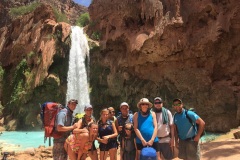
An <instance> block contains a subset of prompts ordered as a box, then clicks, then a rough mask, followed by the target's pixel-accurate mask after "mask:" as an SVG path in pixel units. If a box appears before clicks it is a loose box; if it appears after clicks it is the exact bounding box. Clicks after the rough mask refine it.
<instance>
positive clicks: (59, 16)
mask: <svg viewBox="0 0 240 160" xmlns="http://www.w3.org/2000/svg"><path fill="white" fill-rule="evenodd" d="M53 12H54V15H55V17H56V20H57V22H66V23H69V21H68V19H67V16H66V15H65V14H64V13H61V12H59V11H58V10H57V9H56V8H53Z"/></svg>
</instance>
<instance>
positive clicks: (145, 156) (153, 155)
mask: <svg viewBox="0 0 240 160" xmlns="http://www.w3.org/2000/svg"><path fill="white" fill-rule="evenodd" d="M140 160H157V152H156V150H155V149H154V148H152V147H144V148H143V149H142V150H141V153H140Z"/></svg>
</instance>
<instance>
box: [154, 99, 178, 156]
mask: <svg viewBox="0 0 240 160" xmlns="http://www.w3.org/2000/svg"><path fill="white" fill-rule="evenodd" d="M153 111H154V112H155V113H156V118H157V126H158V127H157V128H158V130H157V137H158V140H159V141H158V147H159V154H158V160H160V159H161V157H162V156H163V157H164V159H166V160H170V159H173V147H174V126H173V117H172V113H171V112H170V111H169V110H168V109H166V108H165V107H163V100H162V98H161V97H156V98H154V107H153Z"/></svg>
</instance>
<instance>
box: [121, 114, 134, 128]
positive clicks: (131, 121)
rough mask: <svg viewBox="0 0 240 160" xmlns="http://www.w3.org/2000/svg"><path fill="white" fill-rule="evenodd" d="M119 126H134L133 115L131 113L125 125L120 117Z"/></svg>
mask: <svg viewBox="0 0 240 160" xmlns="http://www.w3.org/2000/svg"><path fill="white" fill-rule="evenodd" d="M117 121H118V125H119V126H124V125H125V124H126V123H132V124H133V114H131V113H129V115H128V118H127V120H126V121H125V124H123V120H122V116H121V115H119V116H118V117H117Z"/></svg>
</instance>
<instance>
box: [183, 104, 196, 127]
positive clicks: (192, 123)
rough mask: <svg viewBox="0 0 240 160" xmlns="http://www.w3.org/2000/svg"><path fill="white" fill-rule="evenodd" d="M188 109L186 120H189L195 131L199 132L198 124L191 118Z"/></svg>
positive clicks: (186, 110)
mask: <svg viewBox="0 0 240 160" xmlns="http://www.w3.org/2000/svg"><path fill="white" fill-rule="evenodd" d="M188 111H189V110H188V109H185V114H186V118H187V119H188V121H189V123H190V124H191V125H192V126H193V128H194V129H195V131H197V127H196V124H195V123H194V122H193V120H192V119H191V118H190V117H189V115H188Z"/></svg>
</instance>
